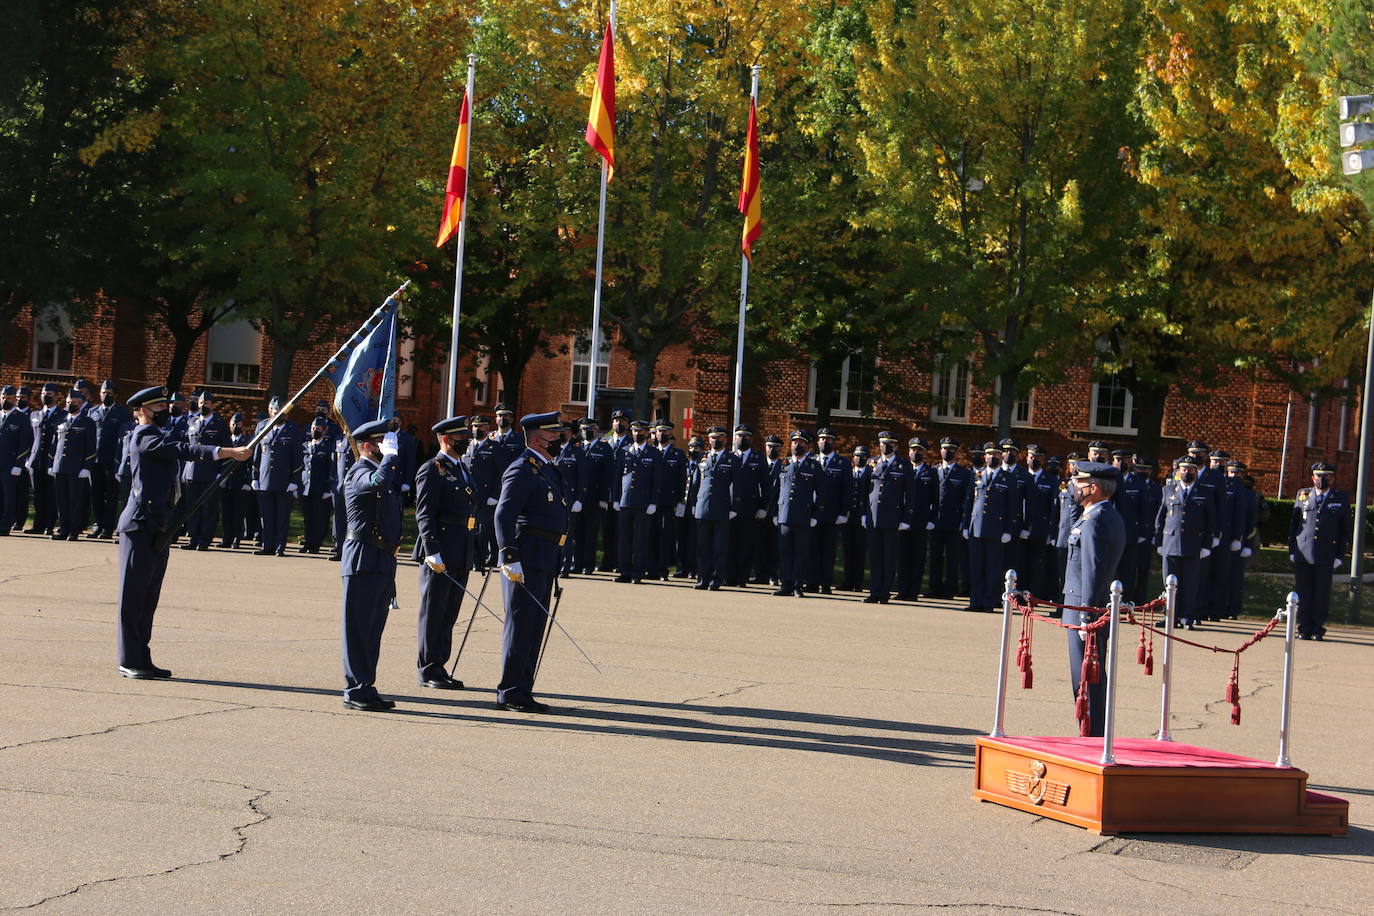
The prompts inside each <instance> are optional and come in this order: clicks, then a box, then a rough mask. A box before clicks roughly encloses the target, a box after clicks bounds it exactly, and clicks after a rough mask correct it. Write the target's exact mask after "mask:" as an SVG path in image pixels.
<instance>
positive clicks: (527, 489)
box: [496, 411, 569, 712]
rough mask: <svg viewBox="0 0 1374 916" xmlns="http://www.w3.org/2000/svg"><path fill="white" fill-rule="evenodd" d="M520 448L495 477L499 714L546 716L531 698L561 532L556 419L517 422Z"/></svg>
mask: <svg viewBox="0 0 1374 916" xmlns="http://www.w3.org/2000/svg"><path fill="white" fill-rule="evenodd" d="M520 425H521V427H522V428H523V429H524V431H525V435H524V439H525V443H526V447H525V450H524V452H522V453H521V455H520V457H519V458H518V459H517V460H516V461H515V462H513V463H512V464H511V465H510V467H508V468H506V471H505V473H504V474H503V475H502V476H501V499H500V501H499V502H498V503H497V505H496V542H497V545H498V547H499V549H500V559H501V574H502V576H503V577H504V581H502V583H501V591H502V595H503V597H504V598H505V601H506V622H505V628H504V630H503V631H502V636H501V656H502V658H501V681H500V683H498V684H497V685H496V706H497V708H498V709H513V710H515V711H517V712H548V711H549V707H548V706H547V705H545V704H544V703H541V702H539V701H538V700H536V699H535V698H534V674H535V668H536V667H537V666H538V664H539V644H540V637H541V636H542V635H543V633H544V628H545V625H546V623H548V625H552V623H551V622H550V621H548V610H549V606H550V605H549V599H550V598H551V597H552V595H553V586H554V579H555V578H556V577H557V575H558V548H559V547H560V546H562V541H563V539H564V538H565V537H566V535H567V530H568V508H569V507H568V497H567V491H566V490H565V489H564V487H563V478H562V476H561V475H560V474H559V473H558V472H557V470H556V469H555V468H553V467H552V465H551V461H552V455H551V454H550V448H551V446H552V444H553V443H554V442H556V441H557V440H558V439H559V438H561V437H562V434H563V424H562V423H560V422H559V421H558V412H557V411H553V412H552V413H540V414H526V415H525V416H523V417H521V418H520Z"/></svg>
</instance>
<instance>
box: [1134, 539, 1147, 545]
mask: <svg viewBox="0 0 1374 916" xmlns="http://www.w3.org/2000/svg"><path fill="white" fill-rule="evenodd" d="M1135 542H1136V543H1137V544H1144V543H1145V539H1144V538H1136V539H1135Z"/></svg>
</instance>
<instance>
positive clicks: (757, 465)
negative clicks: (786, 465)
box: [729, 423, 771, 588]
mask: <svg viewBox="0 0 1374 916" xmlns="http://www.w3.org/2000/svg"><path fill="white" fill-rule="evenodd" d="M753 442H754V430H753V427H750V426H747V425H745V424H743V423H741V424H740V425H738V426H736V427H735V457H737V458H739V468H738V470H736V471H735V482H734V493H735V519H734V523H733V530H732V531H731V537H732V539H733V540H734V544H733V545H732V546H733V548H734V566H732V567H731V570H730V573H729V577H730V584H731V585H735V586H738V587H740V588H745V587H747V586H748V585H749V574H750V573H751V572H752V571H753V567H754V553H755V550H756V548H757V544H758V542H759V538H760V537H766V536H768V535H769V532H768V531H765V530H764V528H763V526H764V525H766V524H767V522H766V521H764V519H765V518H766V517H767V515H768V507H767V505H768V490H767V485H768V465H767V464H766V463H765V462H764V460H763V455H761V454H759V452H758V451H757V450H756V449H754V447H753ZM770 527H771V526H770Z"/></svg>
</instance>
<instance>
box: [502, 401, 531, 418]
mask: <svg viewBox="0 0 1374 916" xmlns="http://www.w3.org/2000/svg"><path fill="white" fill-rule="evenodd" d="M494 413H495V414H496V415H497V416H498V417H499V416H501V414H503V413H508V414H511V415H514V414H515V411H513V410H511V409H510V405H509V404H506V403H500V404H497V405H496V410H495V411H494ZM526 416H528V414H527V415H526ZM523 419H524V418H523V417H522V418H521V420H522V421H523Z"/></svg>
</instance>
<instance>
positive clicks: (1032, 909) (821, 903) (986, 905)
mask: <svg viewBox="0 0 1374 916" xmlns="http://www.w3.org/2000/svg"><path fill="white" fill-rule="evenodd" d="M715 893H717V895H718V896H722V897H735V898H738V899H740V900H757V901H760V902H763V903H782V904H786V905H788V906H796V907H831V908H835V909H843V908H853V907H868V906H881V907H901V908H902V909H915V910H967V909H982V910H997V911H998V912H1010V913H1051V914H1054V916H1081V914H1079V913H1078V912H1076V911H1074V910H1052V909H1048V908H1045V907H1036V906H1020V905H1018V904H1014V903H990V902H982V901H976V902H968V903H909V902H907V901H903V900H854V901H845V902H839V901H826V900H785V899H782V898H780V897H753V896H750V895H748V894H730V893H725V892H715Z"/></svg>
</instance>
